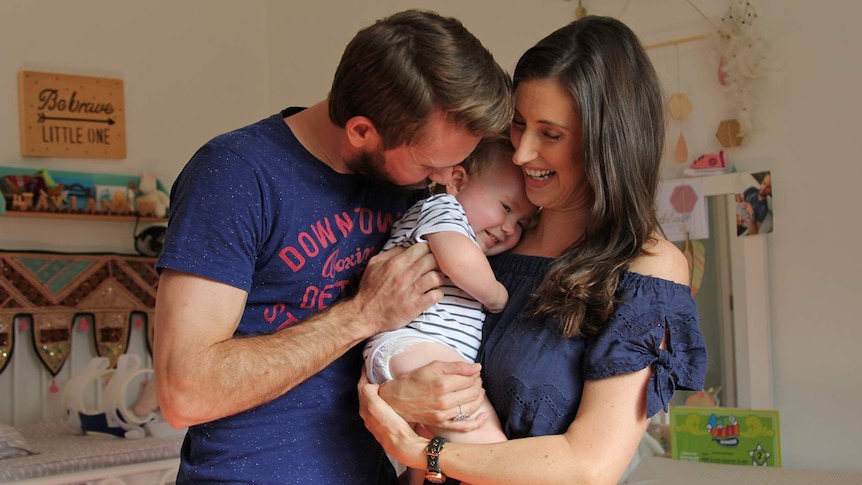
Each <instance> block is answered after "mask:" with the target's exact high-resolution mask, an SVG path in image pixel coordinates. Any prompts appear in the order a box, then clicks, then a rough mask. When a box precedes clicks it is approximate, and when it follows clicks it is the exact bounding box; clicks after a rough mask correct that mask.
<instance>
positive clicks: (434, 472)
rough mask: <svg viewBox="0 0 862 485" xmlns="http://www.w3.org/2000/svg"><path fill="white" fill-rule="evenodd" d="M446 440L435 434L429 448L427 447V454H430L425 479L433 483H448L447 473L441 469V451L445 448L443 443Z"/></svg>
mask: <svg viewBox="0 0 862 485" xmlns="http://www.w3.org/2000/svg"><path fill="white" fill-rule="evenodd" d="M444 444H446V440H445V439H443V438H441V437H439V436H435V437H434V438H431V441H430V442H429V443H428V448H426V449H425V454H426V455H427V456H428V471H427V472H425V480H427V481H429V482H431V483H446V475H443V472H441V471H440V451H441V450H443V445H444Z"/></svg>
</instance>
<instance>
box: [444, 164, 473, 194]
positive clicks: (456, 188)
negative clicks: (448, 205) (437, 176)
mask: <svg viewBox="0 0 862 485" xmlns="http://www.w3.org/2000/svg"><path fill="white" fill-rule="evenodd" d="M469 180H470V174H469V173H467V170H466V169H464V167H463V166H461V165H455V166H454V167H452V178H451V179H450V180H449V183H448V184H446V193H447V194H449V195H458V192H461V190H462V189H463V188H464V186H465V185H467V182H468V181H469Z"/></svg>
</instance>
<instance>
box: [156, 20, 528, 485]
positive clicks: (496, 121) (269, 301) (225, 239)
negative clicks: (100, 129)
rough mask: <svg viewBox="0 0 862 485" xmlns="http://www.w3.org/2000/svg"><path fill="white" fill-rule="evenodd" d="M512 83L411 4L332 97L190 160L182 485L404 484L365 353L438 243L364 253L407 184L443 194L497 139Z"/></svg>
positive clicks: (180, 206) (346, 65) (181, 184)
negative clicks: (366, 372)
mask: <svg viewBox="0 0 862 485" xmlns="http://www.w3.org/2000/svg"><path fill="white" fill-rule="evenodd" d="M510 91H511V82H510V80H509V77H508V75H507V74H506V73H505V72H504V71H503V70H502V69H501V68H500V66H499V65H498V64H497V63H496V62H495V61H494V60H493V58H492V56H491V54H490V53H489V52H488V51H487V49H485V48H484V47H483V46H482V45H481V43H480V42H479V41H478V40H477V39H476V38H475V37H474V36H473V35H472V34H470V33H469V32H468V31H467V30H466V29H465V28H464V27H463V26H462V25H461V24H460V22H458V21H457V20H455V19H452V18H444V17H441V16H439V15H437V14H434V13H432V12H424V11H416V10H411V11H405V12H401V13H397V14H394V15H392V16H390V17H387V18H385V19H382V20H379V21H378V22H376V23H374V24H373V25H371V26H369V27H367V28H365V29H363V30H361V31H360V32H359V33H358V34H357V35H356V36H355V37H354V39H353V40H352V41H351V42H350V44H348V46H347V48H346V49H345V52H344V55H343V57H342V59H341V62H340V63H339V66H338V68H337V70H336V73H335V78H334V81H333V85H332V88H331V91H330V94H329V96H328V98H327V99H326V100H324V101H322V102H320V103H318V104H315V105H313V106H311V107H309V108H307V109H302V108H289V109H286V110H284V111H283V112H281V113H279V114H277V115H274V116H272V117H270V118H268V119H265V120H262V121H260V122H258V123H255V124H253V125H250V126H248V127H245V128H240V129H238V130H236V131H233V132H230V133H227V134H224V135H221V136H219V137H216V138H215V139H213V140H211V141H210V142H208V143H207V144H205V145H204V146H203V147H202V148H200V149H199V150H198V152H197V153H196V154H195V155H194V156H193V157H192V159H191V160H190V161H189V163H188V164H187V165H186V167H185V168H184V169H183V171H182V173H181V174H180V176H179V177H178V179H177V181H176V183H175V185H174V187H173V189H172V193H171V213H170V224H169V227H168V235H167V237H166V240H165V245H164V250H163V252H162V255H161V257H160V259H159V262H158V267H159V268H160V270H161V280H160V282H159V293H158V298H157V304H156V331H155V349H154V366H155V374H156V385H157V388H158V394H159V403H160V406H161V409H162V412H163V414H164V416H165V418H166V419H167V420H168V422H170V423H171V424H172V425H174V426H176V427H185V426H189V431H188V433H187V435H186V439H185V442H184V444H183V448H182V457H181V465H180V470H179V474H178V483H188V482H215V481H223V482H254V483H280V484H284V483H315V484H336V483H358V484H372V483H387V482H388V481H391V480H394V473H393V472H392V468H391V465H390V464H389V461H388V460H387V459H386V457H385V455H384V454H383V452H382V450H381V449H380V447H379V446H378V444H377V443H376V442H375V441H374V439H373V437H372V436H371V435H370V434H369V433H368V432H367V431H366V430H365V427H364V425H363V423H362V420H361V419H360V417H359V415H358V403H357V394H356V392H357V391H356V382H357V380H358V377H359V370H360V369H361V368H362V357H361V346H360V347H355V346H356V344H359V343H360V342H362V341H363V340H364V339H366V338H367V337H370V336H371V335H374V334H377V333H379V332H381V331H384V330H391V329H395V328H399V327H401V326H403V325H405V324H406V323H407V322H408V321H410V320H411V319H412V318H413V317H415V316H416V315H418V314H419V312H420V311H421V310H423V309H425V308H426V307H428V306H430V305H431V304H433V303H436V302H437V301H438V300H439V299H440V297H441V293H440V291H439V290H437V289H436V288H437V286H438V285H439V284H440V283H441V281H442V280H441V277H440V275H439V273H438V272H437V271H436V263H435V262H434V259H433V257H432V256H431V255H430V254H429V253H428V251H427V248H423V247H417V248H415V249H412V248H411V249H409V250H406V251H403V252H399V253H397V254H395V255H393V256H390V255H389V254H386V255H380V256H376V257H373V258H372V255H374V254H375V253H376V252H377V251H378V250H379V249H380V247H381V246H382V245H383V243H384V242H385V240H386V238H387V236H388V232H389V229H390V227H391V225H392V222H393V221H394V220H396V219H397V218H398V217H399V216H400V215H401V214H402V213H403V212H404V211H405V210H406V209H407V208H408V207H409V205H410V203H411V202H412V201H413V200H414V199H415V197H416V192H415V191H409V190H404V189H403V188H405V187H406V188H412V189H415V188H424V187H426V186H427V183H428V182H429V181H434V182H437V183H441V184H445V183H446V182H448V180H449V177H450V175H451V167H452V166H454V165H456V164H458V163H459V162H461V161H462V160H463V159H464V158H466V157H467V155H468V154H470V152H471V151H472V150H473V149H474V148H475V146H476V145H477V144H478V142H479V140H480V139H481V138H482V137H484V136H487V135H490V134H495V133H499V132H501V131H503V130H505V129H506V127H507V126H508V123H509V122H510V121H511V109H512V108H511V95H510V94H511V93H510ZM363 271H364V275H362V280H361V283H360V284H359V285H358V287H357V283H358V278H359V276H360V274H361V273H362V272H363ZM465 379H467V378H466V377H465ZM471 379H474V380H476V381H478V378H477V377H472V378H471ZM468 387H470V386H468V385H467V384H466V383H465V385H464V388H468ZM471 389H472V391H473V394H472V395H471V396H470V399H477V400H478V399H480V398H481V396H480V394H479V393H480V392H481V391H479V390H478V389H479V387H478V384H474V385H472V387H471ZM459 399H464V397H459ZM461 402H464V401H461Z"/></svg>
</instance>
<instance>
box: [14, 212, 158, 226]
mask: <svg viewBox="0 0 862 485" xmlns="http://www.w3.org/2000/svg"><path fill="white" fill-rule="evenodd" d="M3 217H19V218H20V217H29V218H40V219H86V220H93V221H127V222H135V221H139V222H146V223H158V222H164V223H166V222H168V219H167V218H166V217H138V216H135V215H128V216H121V215H113V214H73V213H70V212H36V211H6V212H4V213H3V214H0V218H3Z"/></svg>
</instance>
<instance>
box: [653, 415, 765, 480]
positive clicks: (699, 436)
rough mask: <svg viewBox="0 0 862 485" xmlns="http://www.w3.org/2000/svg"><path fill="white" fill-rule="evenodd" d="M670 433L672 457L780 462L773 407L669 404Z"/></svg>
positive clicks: (743, 462)
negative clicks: (746, 407) (754, 408)
mask: <svg viewBox="0 0 862 485" xmlns="http://www.w3.org/2000/svg"><path fill="white" fill-rule="evenodd" d="M670 436H671V439H670V441H671V458H673V459H675V460H684V461H698V462H705V463H722V464H727V465H748V466H770V467H780V466H781V433H780V430H779V422H778V411H775V410H751V409H741V408H720V407H714V408H713V407H707V408H697V407H687V406H683V407H671V408H670Z"/></svg>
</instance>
